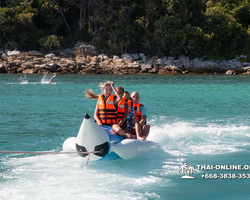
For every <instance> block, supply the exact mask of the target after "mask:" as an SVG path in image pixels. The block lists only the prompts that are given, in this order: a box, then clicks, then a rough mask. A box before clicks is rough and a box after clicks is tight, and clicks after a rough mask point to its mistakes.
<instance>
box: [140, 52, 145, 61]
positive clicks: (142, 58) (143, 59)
mask: <svg viewBox="0 0 250 200" xmlns="http://www.w3.org/2000/svg"><path fill="white" fill-rule="evenodd" d="M139 56H140V58H141V60H142V61H144V62H146V61H147V57H146V56H145V55H144V54H143V53H140V54H139Z"/></svg>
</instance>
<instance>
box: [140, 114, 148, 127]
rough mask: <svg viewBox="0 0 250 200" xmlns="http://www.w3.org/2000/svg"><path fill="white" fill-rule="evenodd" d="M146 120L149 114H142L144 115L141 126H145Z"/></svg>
mask: <svg viewBox="0 0 250 200" xmlns="http://www.w3.org/2000/svg"><path fill="white" fill-rule="evenodd" d="M146 120H147V116H145V115H142V116H141V120H140V125H141V127H143V126H144V125H145V123H146Z"/></svg>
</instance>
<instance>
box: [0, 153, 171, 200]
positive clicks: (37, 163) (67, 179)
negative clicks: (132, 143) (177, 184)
mask: <svg viewBox="0 0 250 200" xmlns="http://www.w3.org/2000/svg"><path fill="white" fill-rule="evenodd" d="M2 162H3V164H4V166H5V169H4V173H3V175H2V177H1V179H2V181H1V182H0V186H1V185H2V184H4V185H3V186H1V187H0V199H51V198H52V197H53V199H71V198H72V197H73V198H74V199H76V198H84V199H106V198H108V199H118V198H119V199H148V198H153V199H157V198H158V197H159V195H157V194H156V193H154V192H149V191H148V190H146V189H145V188H151V187H153V186H154V185H158V184H159V183H161V184H165V182H166V180H163V179H162V178H160V177H156V176H154V175H149V174H147V173H145V174H143V175H142V174H141V173H139V175H138V174H136V173H135V174H130V173H128V171H129V170H127V169H128V168H129V166H125V167H124V169H122V166H120V168H119V165H123V161H121V162H120V163H119V161H114V163H113V164H117V165H118V168H116V169H114V168H112V169H111V170H110V169H108V167H109V165H110V162H112V161H110V162H109V163H105V162H104V163H102V165H101V166H100V163H98V162H95V163H92V164H91V167H89V168H88V169H87V170H84V165H85V162H84V160H83V159H81V158H80V157H79V156H73V157H72V156H67V155H42V156H31V157H24V158H12V157H10V158H7V157H6V158H3V159H2ZM128 162H130V161H128ZM134 162H137V161H135V160H134ZM137 165H138V163H137ZM130 172H131V171H130Z"/></svg>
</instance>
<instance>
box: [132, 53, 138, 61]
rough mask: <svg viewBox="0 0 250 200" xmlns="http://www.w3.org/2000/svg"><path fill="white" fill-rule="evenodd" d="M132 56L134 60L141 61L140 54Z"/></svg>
mask: <svg viewBox="0 0 250 200" xmlns="http://www.w3.org/2000/svg"><path fill="white" fill-rule="evenodd" d="M131 56H132V58H133V59H134V60H139V59H140V57H139V55H138V53H133V54H131Z"/></svg>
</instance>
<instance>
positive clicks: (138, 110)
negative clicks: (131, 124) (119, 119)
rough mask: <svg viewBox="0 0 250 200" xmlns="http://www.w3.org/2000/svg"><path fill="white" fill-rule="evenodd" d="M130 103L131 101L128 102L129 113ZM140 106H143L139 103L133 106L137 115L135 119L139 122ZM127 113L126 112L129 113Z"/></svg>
mask: <svg viewBox="0 0 250 200" xmlns="http://www.w3.org/2000/svg"><path fill="white" fill-rule="evenodd" d="M131 102H132V100H128V109H129V111H130V107H131ZM140 106H144V105H143V104H141V103H138V104H136V105H133V108H135V107H137V114H136V116H137V117H136V118H137V119H138V120H139V121H140V120H141V116H142V114H141V110H140ZM129 111H128V112H129Z"/></svg>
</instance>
